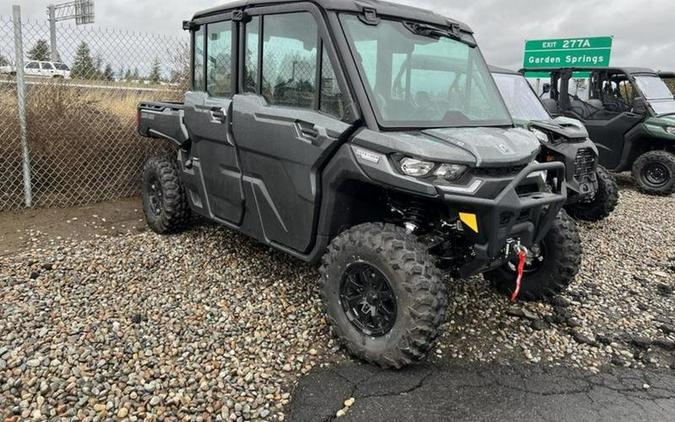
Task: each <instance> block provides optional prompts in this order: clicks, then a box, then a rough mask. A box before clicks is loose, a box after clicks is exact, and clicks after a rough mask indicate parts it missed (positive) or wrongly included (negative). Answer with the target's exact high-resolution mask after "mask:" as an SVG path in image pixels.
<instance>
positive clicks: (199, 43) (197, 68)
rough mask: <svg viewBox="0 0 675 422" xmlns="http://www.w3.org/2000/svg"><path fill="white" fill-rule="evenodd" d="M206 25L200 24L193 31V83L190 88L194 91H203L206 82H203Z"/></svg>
mask: <svg viewBox="0 0 675 422" xmlns="http://www.w3.org/2000/svg"><path fill="white" fill-rule="evenodd" d="M205 33H206V26H205V25H202V26H201V27H200V28H199V30H198V31H195V33H194V46H193V49H194V63H193V66H192V75H193V79H192V80H193V83H192V89H193V90H194V91H204V90H205V89H206V84H205V83H204V73H205V70H204V47H205V37H204V35H205Z"/></svg>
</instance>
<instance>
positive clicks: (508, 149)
mask: <svg viewBox="0 0 675 422" xmlns="http://www.w3.org/2000/svg"><path fill="white" fill-rule="evenodd" d="M497 148H499V150H500V151H501V152H503V153H504V154H508V153H509V152H511V149H510V148H509V147H507V146H506V145H504V144H499V145H497Z"/></svg>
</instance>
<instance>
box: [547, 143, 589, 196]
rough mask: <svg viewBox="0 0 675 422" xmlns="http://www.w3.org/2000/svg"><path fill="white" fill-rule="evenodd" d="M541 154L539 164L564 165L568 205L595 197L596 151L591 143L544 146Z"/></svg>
mask: <svg viewBox="0 0 675 422" xmlns="http://www.w3.org/2000/svg"><path fill="white" fill-rule="evenodd" d="M541 154H542V156H543V157H539V161H541V162H551V161H560V162H563V163H565V168H566V169H567V170H566V172H565V185H566V187H567V197H568V198H567V203H568V204H573V203H577V202H580V201H587V200H592V199H593V198H594V197H595V194H596V193H597V191H598V178H597V175H596V171H597V168H598V151H597V149H596V147H595V145H594V144H593V142H591V141H586V142H580V143H559V144H554V145H544V146H543V148H542V152H541ZM549 180H551V179H550V178H549Z"/></svg>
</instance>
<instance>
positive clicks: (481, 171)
mask: <svg viewBox="0 0 675 422" xmlns="http://www.w3.org/2000/svg"><path fill="white" fill-rule="evenodd" d="M524 168H525V166H511V167H479V168H477V169H475V170H474V174H475V175H476V176H486V177H504V176H515V175H517V174H518V173H520V172H521V171H523V169H524Z"/></svg>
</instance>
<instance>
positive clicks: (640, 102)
mask: <svg viewBox="0 0 675 422" xmlns="http://www.w3.org/2000/svg"><path fill="white" fill-rule="evenodd" d="M633 113H635V114H647V102H646V101H645V99H644V98H642V97H635V99H634V100H633Z"/></svg>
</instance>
